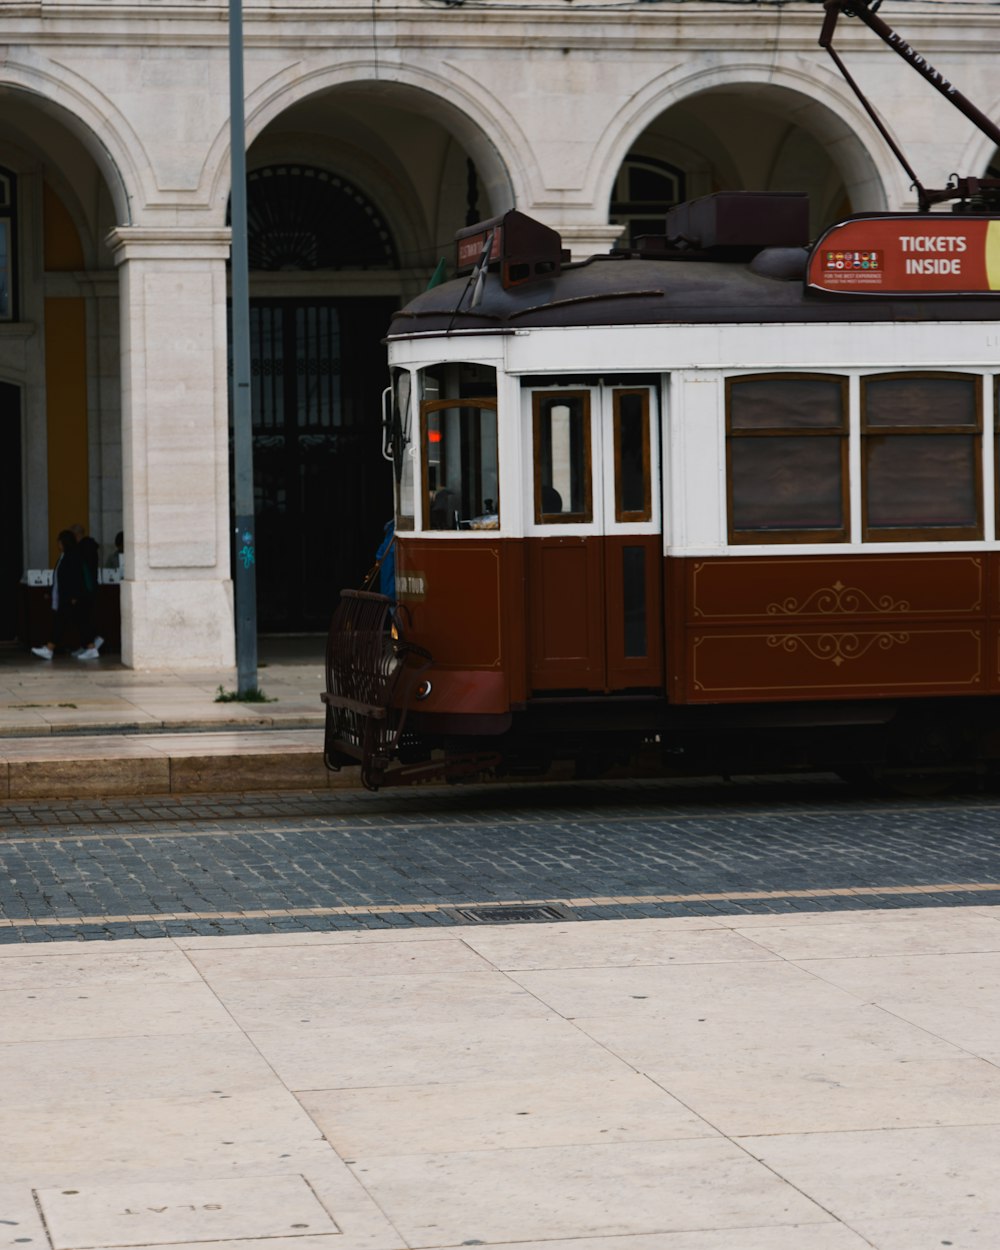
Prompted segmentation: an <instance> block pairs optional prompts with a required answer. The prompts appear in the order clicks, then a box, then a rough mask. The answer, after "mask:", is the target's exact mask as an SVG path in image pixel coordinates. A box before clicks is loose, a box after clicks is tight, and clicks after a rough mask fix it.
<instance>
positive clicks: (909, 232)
mask: <svg viewBox="0 0 1000 1250" xmlns="http://www.w3.org/2000/svg"><path fill="white" fill-rule="evenodd" d="M806 285H807V287H809V288H810V289H812V290H816V291H831V292H833V293H835V294H837V295H894V296H898V295H902V296H906V295H912V296H928V295H989V294H993V293H996V294H1000V220H996V219H991V218H989V217H959V216H951V215H948V216H945V214H943V213H933V214H928V213H923V214H920V215H917V214H912V215H905V216H904V215H901V214H898V213H895V214H892V215H886V216H881V217H854V218H852V219H851V220H850V221H844V222H841V223H840V224H839V225H836V226H831V227H830V229H829V230H827V232H826V233H825V234H824V235H822V236H821V238H820V239H819V242H818V243H817V244H816V245H815V247H814V248H813V251H812V254H811V256H810V257H809V268H808V271H807V276H806Z"/></svg>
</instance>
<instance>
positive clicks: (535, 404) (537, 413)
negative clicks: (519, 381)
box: [531, 390, 594, 525]
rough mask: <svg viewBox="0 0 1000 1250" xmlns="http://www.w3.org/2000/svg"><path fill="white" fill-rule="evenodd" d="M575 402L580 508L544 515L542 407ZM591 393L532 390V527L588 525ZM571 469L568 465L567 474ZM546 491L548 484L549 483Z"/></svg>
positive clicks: (590, 514)
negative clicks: (578, 407)
mask: <svg viewBox="0 0 1000 1250" xmlns="http://www.w3.org/2000/svg"><path fill="white" fill-rule="evenodd" d="M571 400H579V401H580V404H581V410H582V411H581V422H580V429H581V433H582V440H581V443H582V445H581V455H580V459H579V463H578V465H577V466H576V471H577V472H578V474H579V478H580V484H581V485H582V487H583V491H582V497H583V508H582V509H577V510H576V511H566V510H565V509H563V510H562V511H560V512H547V511H546V510H545V508H544V506H543V503H542V492H543V489H544V483H543V481H542V468H543V463H544V462H543V456H542V450H543V442H544V439H543V422H544V419H545V414H544V412H543V404H545V403H547V402H549V401H552V402H553V403H559V402H563V403H565V402H566V401H571ZM590 427H591V393H590V391H589V390H547V391H541V390H536V391H533V392H532V396H531V430H532V439H531V441H532V466H533V467H532V475H533V494H534V505H535V524H536V525H589V524H591V523H592V522H593V520H594V496H593V482H592V479H593V450H592V441H591V429H590ZM572 471H573V468H572V466H571V472H572ZM549 486H550V488H552V484H551V483H549Z"/></svg>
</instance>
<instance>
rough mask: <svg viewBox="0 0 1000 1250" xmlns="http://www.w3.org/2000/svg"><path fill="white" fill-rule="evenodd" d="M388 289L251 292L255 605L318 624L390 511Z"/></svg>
mask: <svg viewBox="0 0 1000 1250" xmlns="http://www.w3.org/2000/svg"><path fill="white" fill-rule="evenodd" d="M396 304H397V301H396V300H393V299H381V298H374V297H373V298H343V299H338V298H326V299H269V300H262V299H255V300H253V301H252V303H251V308H250V343H251V348H250V350H251V371H252V387H253V396H252V404H253V456H254V495H255V512H256V526H257V605H258V607H257V613H258V622H259V628H260V630H261V631H262V632H266V633H302V632H313V631H325V630H326V629H327V627H328V626H329V623H330V615H331V613H332V611H333V608H334V607H335V605H336V602H337V595H338V593H339V591H340V590H341V589H342V588H343V587H345V586H352V587H356V586H358V585H359V584H360V582H361V579H362V578H363V577H364V574H365V572H366V571H367V569H368V568H369V566H370V565H371V563H372V559H373V557H374V553H375V550H376V548H377V547H378V545H379V543H380V541H381V539H382V532H383V527H384V525H385V523H386V521H388V520H389V519H390V518H391V516H392V478H391V472H390V467H389V465H388V464H387V463H386V462H385V460H383V458H382V455H381V437H382V433H381V407H380V405H381V393H382V388H383V387H384V386H385V384H386V382H387V368H386V362H385V348H384V347H383V346H382V339H383V338H384V337H385V333H386V329H387V327H388V324H389V317H390V314H391V313H392V312H393V310H394V309H395V307H396Z"/></svg>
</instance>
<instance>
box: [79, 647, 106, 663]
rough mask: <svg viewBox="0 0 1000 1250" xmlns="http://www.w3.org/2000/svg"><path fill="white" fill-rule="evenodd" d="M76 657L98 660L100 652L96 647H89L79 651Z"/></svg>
mask: <svg viewBox="0 0 1000 1250" xmlns="http://www.w3.org/2000/svg"><path fill="white" fill-rule="evenodd" d="M76 658H77V659H78V660H99V659H100V658H101V653H100V651H98V649H97V648H96V647H90V648H89V649H88V650H86V651H81V652H80V654H79V655H78V656H77V657H76Z"/></svg>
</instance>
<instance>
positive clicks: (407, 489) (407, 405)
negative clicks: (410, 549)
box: [391, 369, 417, 533]
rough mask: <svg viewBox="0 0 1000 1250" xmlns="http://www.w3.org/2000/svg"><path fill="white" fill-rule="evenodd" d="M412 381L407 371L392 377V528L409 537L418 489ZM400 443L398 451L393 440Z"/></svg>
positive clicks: (401, 370)
mask: <svg viewBox="0 0 1000 1250" xmlns="http://www.w3.org/2000/svg"><path fill="white" fill-rule="evenodd" d="M414 390H415V387H414V378H413V375H412V374H411V373H410V371H409V370H408V369H395V370H394V371H393V377H392V395H391V400H392V414H393V439H394V445H393V465H392V467H393V484H394V487H395V510H396V520H395V528H396V529H397V530H398V531H400V532H404V533H409V532H410V531H411V530H413V529H415V528H416V523H417V522H416V508H417V488H416V482H415V480H414V460H415V459H416V454H417V448H416V445H415V444H414V442H413V440H412V438H411V437H410V435H411V429H410V425H411V422H412V420H413V416H412V412H413V392H414ZM396 439H398V440H399V444H400V445H399V447H398V448H397V447H396V446H395V440H396Z"/></svg>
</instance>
